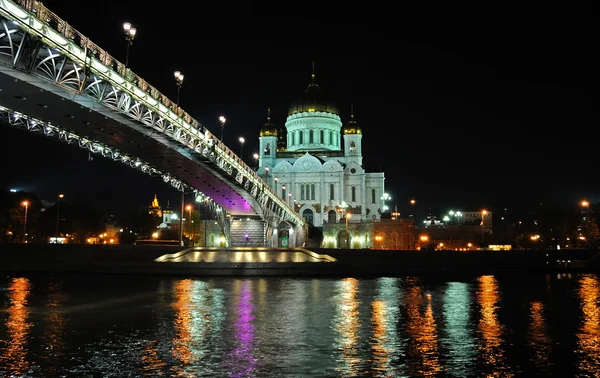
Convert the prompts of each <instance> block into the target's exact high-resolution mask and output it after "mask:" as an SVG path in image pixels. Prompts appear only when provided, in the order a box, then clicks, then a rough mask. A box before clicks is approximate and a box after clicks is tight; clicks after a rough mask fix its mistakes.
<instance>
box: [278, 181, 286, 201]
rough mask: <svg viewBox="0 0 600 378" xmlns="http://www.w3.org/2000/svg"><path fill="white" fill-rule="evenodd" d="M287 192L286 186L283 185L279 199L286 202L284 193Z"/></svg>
mask: <svg viewBox="0 0 600 378" xmlns="http://www.w3.org/2000/svg"><path fill="white" fill-rule="evenodd" d="M284 190H285V185H281V195H280V196H279V197H281V199H283V200H284V201H285V197H284V194H283V191H284Z"/></svg>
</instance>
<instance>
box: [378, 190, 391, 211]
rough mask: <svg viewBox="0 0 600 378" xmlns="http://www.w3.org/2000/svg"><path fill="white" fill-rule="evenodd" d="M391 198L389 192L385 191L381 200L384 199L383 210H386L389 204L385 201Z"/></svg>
mask: <svg viewBox="0 0 600 378" xmlns="http://www.w3.org/2000/svg"><path fill="white" fill-rule="evenodd" d="M391 199H392V197H391V196H390V195H389V194H387V193H383V196H381V200H382V201H383V206H382V207H381V209H382V210H383V212H385V211H386V210H387V209H388V207H387V205H386V204H385V201H389V200H391Z"/></svg>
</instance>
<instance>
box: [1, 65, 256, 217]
mask: <svg viewBox="0 0 600 378" xmlns="http://www.w3.org/2000/svg"><path fill="white" fill-rule="evenodd" d="M9 70H10V69H9V68H5V67H0V104H2V105H3V106H6V107H8V108H11V109H13V110H16V111H18V112H21V113H23V114H26V115H28V116H30V117H34V118H38V119H41V120H43V121H46V122H51V123H53V124H55V125H57V126H60V127H62V128H64V129H67V130H70V131H72V132H73V133H75V134H77V135H79V136H82V137H86V138H89V139H91V140H94V141H98V142H100V143H103V144H106V145H110V146H111V147H114V148H117V149H119V150H121V151H126V152H127V154H129V155H133V156H136V157H139V158H140V159H143V160H145V161H147V162H149V163H150V164H152V165H153V166H155V167H156V168H158V169H160V170H162V171H164V172H168V173H169V174H170V175H172V176H173V177H177V178H179V179H180V180H182V181H184V182H186V183H188V184H189V185H191V186H193V187H195V188H197V189H199V190H201V191H202V192H203V193H204V194H206V195H208V196H209V197H211V198H212V199H213V200H214V201H215V202H217V203H218V204H219V205H221V206H222V207H223V208H224V209H225V210H226V211H227V212H229V213H231V214H232V215H238V216H255V215H257V213H256V211H255V210H254V209H253V208H252V206H250V204H249V202H250V201H254V199H253V198H252V196H251V194H250V193H248V192H247V191H245V190H244V189H243V188H241V187H240V188H239V189H238V190H237V191H236V190H234V189H233V188H232V187H231V186H230V185H236V184H235V183H230V184H228V183H226V182H225V181H229V182H230V181H231V180H230V179H229V180H228V179H227V178H225V177H224V176H223V175H222V173H221V172H219V171H218V170H217V169H216V168H215V169H211V168H209V166H208V164H207V162H206V161H204V162H202V161H201V159H202V157H201V156H200V155H199V154H197V153H193V152H190V150H189V149H186V148H184V147H182V146H178V145H177V144H176V142H174V141H172V140H170V139H169V138H167V137H166V136H164V135H161V134H160V133H158V132H153V131H152V130H150V129H149V128H147V127H144V126H143V125H139V124H136V123H135V122H134V121H132V120H131V119H128V118H127V117H125V116H123V115H122V114H119V113H118V112H116V111H113V110H111V109H109V108H106V107H103V106H102V105H100V104H97V103H94V102H93V101H91V100H90V99H87V98H86V97H83V96H81V95H77V94H74V93H69V92H68V91H66V90H64V89H62V88H60V87H58V86H55V85H52V84H49V83H47V82H45V81H43V80H41V79H36V78H35V77H33V76H31V75H26V74H24V73H20V72H18V71H12V70H10V71H9ZM15 76H17V77H18V76H21V77H20V78H15ZM25 80H27V81H32V82H34V83H32V84H30V83H29V82H27V81H25ZM41 88H45V89H41ZM114 179H116V180H118V179H119V178H118V177H115V178H114Z"/></svg>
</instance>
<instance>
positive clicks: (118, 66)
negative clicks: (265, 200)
mask: <svg viewBox="0 0 600 378" xmlns="http://www.w3.org/2000/svg"><path fill="white" fill-rule="evenodd" d="M12 1H14V2H16V3H17V4H19V5H20V6H21V7H23V9H25V10H26V11H28V12H31V13H33V14H35V15H36V17H37V18H38V19H39V20H40V21H42V22H44V23H46V24H48V25H49V26H50V27H52V28H53V29H55V30H56V31H57V32H59V33H60V34H61V35H62V36H63V37H65V38H67V39H69V40H71V41H73V43H75V42H76V41H78V42H79V46H80V47H81V48H82V49H86V50H88V51H91V52H92V53H93V54H94V55H95V56H96V58H97V59H98V60H99V61H100V62H101V63H102V64H104V65H105V66H106V67H109V68H112V69H114V70H115V71H117V73H119V75H121V76H122V77H123V78H125V79H126V80H127V81H129V82H131V83H132V84H133V85H135V86H136V87H137V88H138V89H140V90H141V91H142V92H144V93H146V94H149V95H150V96H151V97H153V98H154V99H155V100H157V101H160V102H161V103H162V104H163V105H164V106H165V107H167V108H168V109H170V110H171V111H173V112H174V113H175V114H176V115H177V116H178V117H181V118H182V119H183V120H184V121H185V122H187V123H188V124H190V125H192V126H193V127H195V128H196V129H200V131H201V132H202V133H203V134H204V135H205V138H209V139H212V140H214V141H217V143H215V147H216V148H220V149H221V150H222V153H223V154H224V155H226V156H228V157H229V158H230V159H232V160H233V161H234V162H236V163H237V164H238V165H240V166H241V167H242V168H243V169H245V170H246V173H247V174H249V175H250V176H252V178H253V179H254V180H255V181H257V182H259V183H260V184H261V186H262V189H263V190H265V189H266V190H267V191H268V192H269V193H270V194H271V196H272V199H273V198H274V199H275V201H276V202H277V203H278V205H279V206H282V207H284V208H287V210H288V212H291V214H293V215H294V216H296V217H297V218H298V219H297V220H301V219H302V218H300V216H299V215H297V214H296V211H295V209H293V208H292V207H290V206H289V205H288V204H287V202H284V201H283V200H281V199H280V198H279V196H278V195H277V193H275V192H274V191H273V189H272V188H271V186H270V185H268V184H267V183H266V182H265V181H264V180H263V179H262V178H261V177H260V176H259V175H258V174H257V173H256V172H255V171H254V169H252V168H250V167H249V166H248V165H247V164H246V163H245V162H244V161H243V160H242V159H241V158H240V157H239V156H237V155H236V154H235V153H234V152H233V151H231V149H230V148H229V147H227V146H226V145H225V143H223V141H221V140H219V139H218V138H216V137H215V136H214V135H213V134H212V133H211V132H210V131H208V130H207V129H206V128H205V127H204V126H203V125H202V124H200V123H199V122H198V121H197V120H195V119H194V118H192V117H191V116H190V115H189V114H188V113H187V112H185V111H184V110H183V109H181V107H180V106H179V105H177V104H176V103H175V102H173V101H171V100H170V99H169V98H168V97H167V96H165V95H163V94H162V93H160V92H159V91H158V89H156V88H155V87H153V86H151V85H150V84H148V82H146V80H144V79H143V78H141V77H140V76H138V75H137V74H135V73H134V72H133V71H131V69H130V68H128V67H126V66H125V65H124V64H123V63H121V62H119V61H118V60H117V59H115V58H114V57H113V56H111V55H110V54H109V53H108V52H106V51H105V50H103V49H102V48H100V47H99V46H98V45H97V44H95V43H94V42H92V41H91V40H90V39H89V38H87V37H86V36H84V35H83V34H82V33H80V32H79V31H78V30H77V29H75V28H73V27H72V26H71V25H69V24H68V23H67V22H66V21H64V20H63V19H61V18H60V17H58V16H57V15H56V14H55V13H54V12H52V11H51V10H49V9H48V8H46V6H44V4H42V2H40V1H37V0H12ZM159 99H160V100H159ZM233 156H235V158H232V157H233Z"/></svg>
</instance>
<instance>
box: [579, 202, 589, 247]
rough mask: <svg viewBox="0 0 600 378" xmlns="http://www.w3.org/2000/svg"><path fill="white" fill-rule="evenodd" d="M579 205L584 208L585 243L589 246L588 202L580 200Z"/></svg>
mask: <svg viewBox="0 0 600 378" xmlns="http://www.w3.org/2000/svg"><path fill="white" fill-rule="evenodd" d="M581 207H583V208H585V223H586V226H585V228H586V235H585V237H586V244H587V245H588V246H589V244H590V234H591V232H590V217H589V215H590V214H589V213H590V203H589V202H588V201H586V200H583V201H581Z"/></svg>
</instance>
